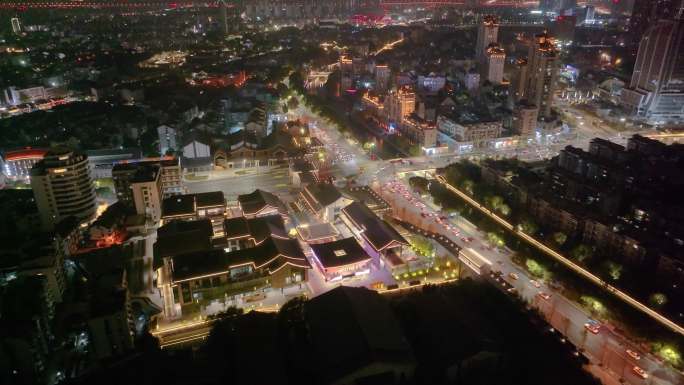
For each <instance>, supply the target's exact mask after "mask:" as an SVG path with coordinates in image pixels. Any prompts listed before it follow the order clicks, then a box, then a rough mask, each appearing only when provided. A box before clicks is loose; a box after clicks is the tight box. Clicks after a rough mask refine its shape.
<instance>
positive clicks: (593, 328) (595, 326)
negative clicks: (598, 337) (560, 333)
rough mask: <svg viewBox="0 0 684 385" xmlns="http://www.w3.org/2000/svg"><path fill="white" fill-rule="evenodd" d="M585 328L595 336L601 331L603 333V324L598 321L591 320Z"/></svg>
mask: <svg viewBox="0 0 684 385" xmlns="http://www.w3.org/2000/svg"><path fill="white" fill-rule="evenodd" d="M584 328H585V329H587V330H589V331H590V332H592V333H594V334H598V333H599V331H601V324H599V323H598V322H596V321H591V320H590V321H589V322H587V323H585V324H584Z"/></svg>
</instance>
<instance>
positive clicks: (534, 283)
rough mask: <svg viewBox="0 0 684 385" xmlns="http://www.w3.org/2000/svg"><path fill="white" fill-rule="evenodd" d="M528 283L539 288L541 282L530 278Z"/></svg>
mask: <svg viewBox="0 0 684 385" xmlns="http://www.w3.org/2000/svg"><path fill="white" fill-rule="evenodd" d="M530 283H531V284H532V286H534V287H536V288H537V289H539V288H540V287H541V284H540V283H539V282H538V281H535V280H534V279H530Z"/></svg>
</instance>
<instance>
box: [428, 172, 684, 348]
mask: <svg viewBox="0 0 684 385" xmlns="http://www.w3.org/2000/svg"><path fill="white" fill-rule="evenodd" d="M437 180H438V181H440V182H441V183H442V184H444V186H446V188H447V189H449V191H451V192H453V193H454V194H456V195H458V196H459V197H460V198H461V199H463V200H464V201H466V202H467V203H468V204H469V205H471V206H473V207H475V208H476V209H478V210H479V211H480V212H482V213H483V214H485V215H486V216H488V217H489V218H491V219H493V220H494V221H495V222H497V223H498V224H499V225H501V226H502V227H504V228H505V229H506V230H509V231H511V232H513V233H515V234H516V235H517V236H518V237H520V238H522V239H523V240H525V241H526V242H528V243H529V244H531V245H532V246H534V247H536V248H537V249H539V250H541V251H543V252H544V253H545V254H547V255H549V256H550V257H552V258H554V259H555V260H557V261H558V262H560V263H562V264H563V265H565V266H566V267H567V268H569V269H570V270H572V271H574V272H576V273H577V274H579V275H581V276H582V277H584V278H585V279H587V280H589V281H591V282H593V283H594V284H596V285H598V286H600V287H602V288H603V289H604V290H605V291H607V292H609V293H611V294H613V295H614V296H616V297H617V298H619V299H620V300H622V301H623V302H625V303H627V304H628V305H630V306H632V307H633V308H635V309H637V310H639V311H641V312H642V313H644V314H646V315H648V316H649V317H651V318H652V319H654V320H656V321H658V322H659V323H661V324H662V325H663V326H665V327H667V328H668V329H670V330H672V331H674V332H676V333H679V334H681V335H684V328H682V327H681V326H680V325H678V324H677V323H675V322H673V321H671V320H670V319H669V318H667V317H665V316H663V315H662V314H660V313H658V312H656V311H655V310H653V309H651V308H650V307H648V306H646V305H644V304H643V303H641V302H639V301H638V300H636V299H635V298H633V297H631V296H630V295H628V294H627V293H625V292H623V291H621V290H620V289H618V288H616V287H615V286H612V285H610V284H609V283H608V282H606V281H604V280H603V279H601V278H599V277H598V276H596V275H594V274H592V273H591V272H590V271H588V270H586V269H584V268H583V267H582V266H580V265H578V264H576V263H574V262H573V261H571V260H570V259H568V258H566V257H565V256H563V255H561V254H560V253H558V252H557V251H555V250H553V249H551V248H550V247H548V246H546V245H545V244H543V243H541V242H539V241H537V240H536V239H535V238H533V237H532V236H530V235H528V234H526V233H525V232H523V231H521V230H519V229H517V228H516V227H515V226H513V225H512V224H511V223H509V222H508V221H506V220H505V219H503V218H501V217H500V216H498V215H496V214H495V213H494V212H492V211H491V210H489V209H488V208H486V207H485V206H484V205H482V204H480V202H478V201H476V200H474V199H473V198H471V197H470V196H469V195H468V194H466V193H464V192H463V191H461V190H459V189H457V188H456V187H454V186H452V185H451V184H449V183H448V182H447V181H446V179H445V178H444V177H442V176H441V175H438V176H437Z"/></svg>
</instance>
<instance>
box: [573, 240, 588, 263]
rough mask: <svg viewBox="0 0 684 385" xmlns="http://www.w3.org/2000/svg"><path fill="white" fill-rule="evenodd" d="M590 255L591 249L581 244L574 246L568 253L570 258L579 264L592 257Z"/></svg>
mask: <svg viewBox="0 0 684 385" xmlns="http://www.w3.org/2000/svg"><path fill="white" fill-rule="evenodd" d="M592 254H593V250H592V249H591V247H589V246H587V245H585V244H583V243H582V244H579V245H577V246H575V248H573V249H572V251H570V256H571V257H572V258H574V259H576V260H577V261H579V262H585V261H586V260H587V259H589V258H590V257H591V256H592Z"/></svg>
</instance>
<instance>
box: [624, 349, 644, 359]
mask: <svg viewBox="0 0 684 385" xmlns="http://www.w3.org/2000/svg"><path fill="white" fill-rule="evenodd" d="M625 353H627V355H628V356H630V357H632V358H634V359H635V360H640V359H641V356H640V355H639V353H637V352H635V351H634V350H631V349H627V350H625Z"/></svg>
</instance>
